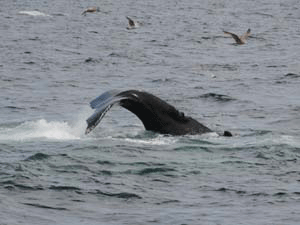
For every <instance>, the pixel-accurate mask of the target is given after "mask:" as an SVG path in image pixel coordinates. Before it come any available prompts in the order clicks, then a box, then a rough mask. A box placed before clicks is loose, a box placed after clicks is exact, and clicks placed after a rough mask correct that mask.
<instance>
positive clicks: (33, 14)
mask: <svg viewBox="0 0 300 225" xmlns="http://www.w3.org/2000/svg"><path fill="white" fill-rule="evenodd" d="M19 14H22V15H28V16H50V15H48V14H46V13H42V12H40V11H37V10H32V11H19Z"/></svg>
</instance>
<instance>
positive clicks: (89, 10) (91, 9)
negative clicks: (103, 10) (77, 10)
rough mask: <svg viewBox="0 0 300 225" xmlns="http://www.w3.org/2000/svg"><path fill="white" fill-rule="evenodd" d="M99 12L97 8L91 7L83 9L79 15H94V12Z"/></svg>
mask: <svg viewBox="0 0 300 225" xmlns="http://www.w3.org/2000/svg"><path fill="white" fill-rule="evenodd" d="M99 11H100V9H99V7H96V6H92V7H88V8H87V9H85V10H84V11H83V12H82V13H81V15H84V16H85V15H86V14H87V13H94V12H99Z"/></svg>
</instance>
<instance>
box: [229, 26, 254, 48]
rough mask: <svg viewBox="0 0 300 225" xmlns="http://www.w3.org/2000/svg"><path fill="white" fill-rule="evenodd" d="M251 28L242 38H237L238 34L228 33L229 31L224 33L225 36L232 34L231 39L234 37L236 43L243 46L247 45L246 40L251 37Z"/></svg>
mask: <svg viewBox="0 0 300 225" xmlns="http://www.w3.org/2000/svg"><path fill="white" fill-rule="evenodd" d="M250 32H251V30H250V28H249V29H248V30H247V32H246V33H245V34H243V35H242V36H240V37H239V36H237V35H236V34H234V33H231V32H227V31H224V33H225V34H230V35H231V37H233V39H234V40H235V42H236V43H237V44H239V45H242V44H245V43H246V39H247V38H248V37H249V35H250Z"/></svg>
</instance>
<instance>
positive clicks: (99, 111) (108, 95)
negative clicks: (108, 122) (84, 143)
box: [85, 90, 126, 134]
mask: <svg viewBox="0 0 300 225" xmlns="http://www.w3.org/2000/svg"><path fill="white" fill-rule="evenodd" d="M119 93H120V92H119V91H116V90H112V91H107V92H105V93H103V94H102V95H100V96H98V97H97V98H95V99H94V100H92V101H91V102H90V106H91V108H92V109H96V111H95V112H94V113H93V115H91V116H90V117H89V118H88V119H87V120H86V122H87V124H88V126H87V128H86V130H85V134H88V133H90V132H91V131H92V130H93V129H94V128H95V127H96V126H97V125H98V124H99V123H100V121H101V120H102V119H103V117H104V116H105V114H106V113H107V112H108V111H109V110H110V108H111V107H112V106H113V105H115V104H117V103H120V101H121V100H123V99H125V98H126V97H124V96H117V94H119Z"/></svg>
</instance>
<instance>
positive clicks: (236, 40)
mask: <svg viewBox="0 0 300 225" xmlns="http://www.w3.org/2000/svg"><path fill="white" fill-rule="evenodd" d="M224 33H225V34H229V35H231V37H233V39H234V40H235V42H236V43H237V44H242V43H243V42H242V41H241V39H240V38H239V36H237V35H236V34H234V33H231V32H228V31H224Z"/></svg>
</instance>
